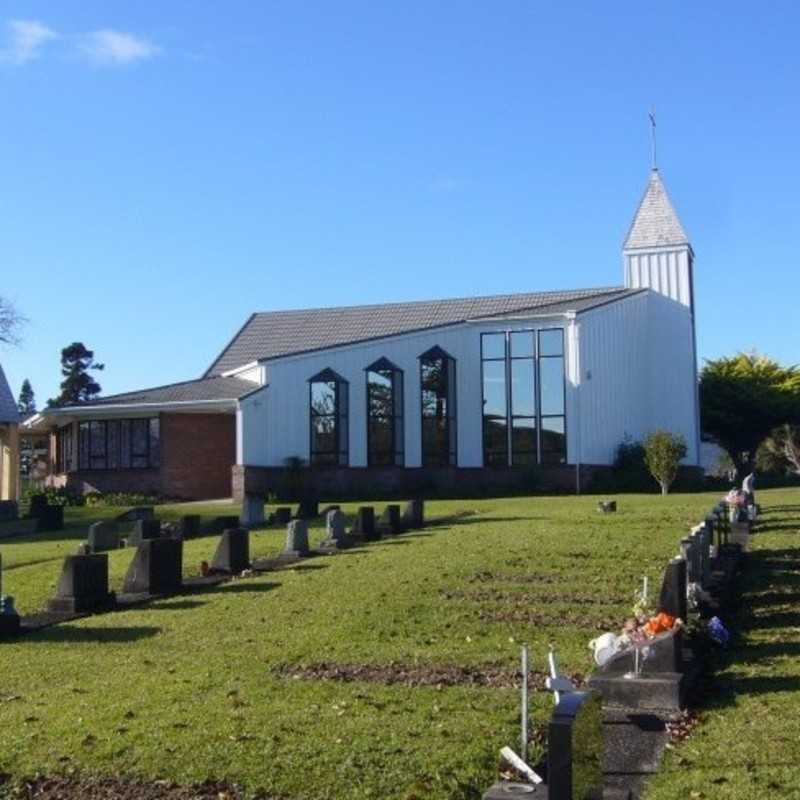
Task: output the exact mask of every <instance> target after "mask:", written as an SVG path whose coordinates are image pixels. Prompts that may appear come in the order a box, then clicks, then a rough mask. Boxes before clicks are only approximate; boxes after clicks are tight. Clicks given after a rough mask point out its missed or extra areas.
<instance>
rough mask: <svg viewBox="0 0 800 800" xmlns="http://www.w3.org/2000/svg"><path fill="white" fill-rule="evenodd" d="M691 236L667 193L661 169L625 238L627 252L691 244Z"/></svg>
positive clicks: (647, 191)
mask: <svg viewBox="0 0 800 800" xmlns="http://www.w3.org/2000/svg"><path fill="white" fill-rule="evenodd" d="M687 244H689V237H688V236H687V235H686V231H685V230H684V229H683V225H681V221H680V220H679V219H678V215H677V213H676V212H675V209H674V207H673V205H672V202H671V201H670V199H669V195H668V194H667V190H666V188H665V187H664V184H663V182H662V180H661V176H660V175H659V172H658V170H657V169H653V170H652V172H651V173H650V180H649V181H648V182H647V188H646V189H645V191H644V196H643V197H642V201H641V202H640V203H639V208H638V210H637V211H636V216H635V217H634V218H633V222H632V223H631V227H630V229H629V230H628V235H627V237H626V238H625V244H624V248H625V249H626V250H628V249H631V248H638V247H669V246H672V245H687Z"/></svg>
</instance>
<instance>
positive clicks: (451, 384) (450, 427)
mask: <svg viewBox="0 0 800 800" xmlns="http://www.w3.org/2000/svg"><path fill="white" fill-rule="evenodd" d="M417 360H418V361H419V403H420V409H419V413H420V464H421V465H422V466H423V467H457V466H458V394H457V362H456V359H455V358H453V356H451V355H450V354H449V353H448V352H447V351H446V350H444V349H442V348H441V347H439V345H435V346H434V347H431V348H430V349H429V350H426V351H425V352H424V353H422V354H421V355H419V356H417ZM432 361H442V362H443V365H444V369H443V370H442V374H443V375H445V376H446V381H447V383H446V389H445V390H446V396H445V402H446V408H445V414H444V421H445V437H444V438H445V441H446V442H447V459H446V463H441V461H440V462H439V463H436V464H432V463H430V462H429V461H426V453H425V419H426V418H427V417H426V414H425V403H424V402H423V400H422V397H423V392H424V391H425V385H424V381H423V369H424V365H425V364H426V363H430V362H432ZM431 418H432V419H437V417H435V416H434V417H431ZM443 450H444V448H442V451H443ZM440 455H441V453H440Z"/></svg>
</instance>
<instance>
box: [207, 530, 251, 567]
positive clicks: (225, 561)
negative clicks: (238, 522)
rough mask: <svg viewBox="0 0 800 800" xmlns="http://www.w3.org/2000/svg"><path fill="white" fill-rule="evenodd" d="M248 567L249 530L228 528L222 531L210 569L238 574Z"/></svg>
mask: <svg viewBox="0 0 800 800" xmlns="http://www.w3.org/2000/svg"><path fill="white" fill-rule="evenodd" d="M249 567H250V531H248V530H247V529H246V528H228V530H225V531H223V532H222V538H221V539H220V540H219V544H218V545H217V552H216V553H215V554H214V559H213V560H212V562H211V569H212V570H217V571H219V572H230V573H232V574H238V573H240V572H242V571H243V570H245V569H249Z"/></svg>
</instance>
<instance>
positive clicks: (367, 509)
mask: <svg viewBox="0 0 800 800" xmlns="http://www.w3.org/2000/svg"><path fill="white" fill-rule="evenodd" d="M351 534H352V535H353V536H355V537H356V538H358V539H365V540H366V541H372V540H374V539H380V538H381V535H380V533H379V532H378V530H376V528H375V509H374V508H373V507H372V506H360V507H359V509H358V512H357V513H356V518H355V520H354V522H353V528H352V530H351Z"/></svg>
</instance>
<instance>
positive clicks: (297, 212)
mask: <svg viewBox="0 0 800 800" xmlns="http://www.w3.org/2000/svg"><path fill="white" fill-rule="evenodd" d="M1 8H2V10H1V11H0V13H2V15H3V16H2V17H0V49H2V53H0V85H1V86H2V98H3V107H4V124H3V125H2V128H0V187H1V188H0V274H1V275H2V280H0V294H2V295H4V296H6V297H8V298H9V299H11V300H13V301H14V302H15V303H16V304H17V306H18V307H19V310H20V311H21V312H22V313H24V314H25V315H26V316H27V317H28V318H29V319H30V323H29V324H28V325H27V327H26V328H25V330H24V332H23V333H24V341H23V344H22V346H21V347H20V348H18V349H9V348H4V349H2V350H0V362H2V363H3V365H4V367H5V370H6V372H7V374H8V377H9V380H10V382H11V384H12V389H13V391H14V392H15V394H16V392H17V391H18V389H19V384H20V383H21V381H22V379H23V378H25V377H28V378H30V380H31V381H32V383H33V386H34V390H35V391H36V393H37V399H38V400H39V402H40V403H43V402H44V401H45V400H46V398H47V397H49V396H52V395H53V394H54V393H55V392H56V390H57V386H58V382H59V380H60V378H59V373H58V368H59V364H58V361H59V352H60V349H61V348H62V347H63V346H65V345H66V344H68V343H70V342H72V341H75V340H78V341H83V342H85V343H86V345H87V346H89V347H90V348H93V349H94V350H95V352H96V355H97V357H98V358H99V359H100V360H101V361H104V362H105V363H106V365H107V367H106V371H105V373H103V374H102V375H101V376H100V378H101V383H102V384H103V388H104V390H105V392H106V393H111V392H115V391H124V390H126V389H134V388H140V387H143V386H149V385H157V384H160V383H166V382H171V381H175V380H181V379H188V378H192V377H196V376H198V375H199V374H200V373H201V372H202V371H203V370H204V369H205V368H206V367H207V366H208V364H209V363H210V362H211V361H212V360H213V358H214V356H215V355H216V354H217V352H218V351H219V350H220V349H221V348H222V347H223V346H224V344H225V343H226V342H227V341H228V339H229V338H230V337H231V336H232V335H233V334H234V333H235V331H236V330H237V329H238V327H239V326H240V325H241V324H242V323H243V322H244V320H245V318H246V317H247V315H248V314H250V313H251V312H252V311H256V310H270V309H281V308H296V307H306V306H317V305H340V304H354V303H371V302H382V301H391V300H406V299H425V298H434V297H447V296H463V295H471V294H491V293H501V292H516V291H532V290H546V289H555V288H568V287H582V286H603V285H614V284H619V283H620V282H621V280H622V266H621V258H620V247H621V241H622V239H623V236H624V234H625V231H626V228H627V226H628V224H629V222H630V219H631V216H632V214H633V212H634V210H635V207H636V204H637V202H638V200H639V197H640V195H641V192H642V190H643V188H644V185H645V182H646V179H647V172H648V167H649V146H650V144H649V138H648V137H649V133H648V122H647V111H648V110H649V108H650V106H651V105H655V107H656V110H657V118H658V135H659V164H660V167H661V171H662V175H663V177H664V180H665V182H666V184H667V187H668V189H669V191H670V193H671V195H672V198H673V201H674V203H675V205H676V206H677V208H678V211H679V213H680V216H681V218H682V220H683V223H684V226H685V227H686V229H687V230H688V231H689V235H690V237H691V239H692V242H693V245H694V248H695V252H696V256H697V260H696V273H695V274H696V297H697V315H698V343H699V348H700V354H701V356H703V357H714V356H717V355H720V354H725V353H732V352H734V351H736V350H738V349H749V348H753V347H756V348H758V349H760V350H762V351H764V352H766V353H768V354H770V355H772V356H774V357H776V358H779V359H780V360H782V361H785V362H791V363H794V362H795V361H798V360H800V356H799V355H798V340H800V337H798V335H797V332H798V324H797V320H796V318H795V317H794V313H796V308H797V297H798V295H799V294H800V277H799V276H800V270H798V265H797V255H796V253H797V247H796V241H795V240H796V237H797V235H798V234H797V230H798V219H800V194H798V193H797V191H796V190H795V187H796V186H797V185H798V183H799V182H800V175H799V174H798V173H799V172H800V166H799V164H800V161H798V151H797V142H798V140H799V138H798V122H799V119H800V110H799V109H798V94H797V86H798V79H799V78H800V69H798V68H799V67H800V50H799V49H798V48H797V46H796V38H797V31H798V28H799V26H800V6H797V4H794V3H789V2H786V3H780V2H773V3H770V4H767V5H766V6H762V7H759V6H757V5H756V4H752V3H750V4H742V3H726V4H718V3H714V4H710V3H709V4H697V3H688V2H675V3H658V4H655V3H638V2H637V3H620V2H615V3H612V4H600V3H595V2H587V3H566V2H559V3H551V4H547V5H546V4H544V3H532V2H494V3H488V2H461V3H455V2H436V3H430V2H409V0H404V2H402V3H401V2H380V3H374V2H366V1H365V2H347V1H346V0H339V2H336V3H333V2H327V3H319V2H312V1H310V0H306V2H303V3H296V2H288V1H287V2H280V3H274V2H269V3H267V2H264V3H252V2H230V1H229V2H226V3H225V4H223V5H221V4H219V3H208V2H191V3H190V2H170V3H135V4H134V3H127V4H123V3H108V2H90V1H89V0H82V2H81V3H54V2H35V0H27V1H26V2H13V0H12V1H11V2H6V3H4V4H3V5H2V7H1Z"/></svg>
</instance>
